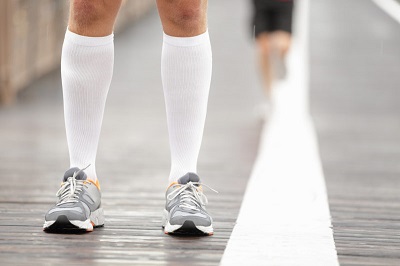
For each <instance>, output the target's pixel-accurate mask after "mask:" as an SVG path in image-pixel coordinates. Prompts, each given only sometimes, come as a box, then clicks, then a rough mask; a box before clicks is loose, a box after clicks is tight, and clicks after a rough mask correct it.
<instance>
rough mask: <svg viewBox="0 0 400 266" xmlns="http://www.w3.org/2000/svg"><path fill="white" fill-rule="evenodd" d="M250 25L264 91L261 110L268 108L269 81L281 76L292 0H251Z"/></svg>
mask: <svg viewBox="0 0 400 266" xmlns="http://www.w3.org/2000/svg"><path fill="white" fill-rule="evenodd" d="M252 2H253V20H252V23H253V27H254V34H255V38H256V44H257V49H258V57H259V59H260V69H261V75H262V80H263V86H264V91H265V95H266V105H265V106H263V108H261V109H263V110H262V111H263V112H267V111H269V110H268V109H269V108H271V106H270V105H271V94H272V88H273V83H274V82H275V81H277V80H281V79H284V78H285V75H286V66H285V57H286V54H287V52H288V50H289V48H290V43H291V33H292V14H293V0H252Z"/></svg>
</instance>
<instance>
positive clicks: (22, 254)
mask: <svg viewBox="0 0 400 266" xmlns="http://www.w3.org/2000/svg"><path fill="white" fill-rule="evenodd" d="M209 11H210V13H209V18H210V23H209V29H210V34H211V41H212V44H213V56H214V66H213V81H212V90H211V93H210V103H209V113H208V118H207V124H206V129H205V136H204V140H203V147H202V151H201V155H200V161H199V174H200V175H201V176H202V178H203V180H204V182H205V183H206V184H208V185H210V186H211V187H213V188H215V189H216V190H218V191H219V192H220V193H219V194H214V193H213V192H208V193H207V196H208V198H209V201H210V204H209V210H210V212H211V214H212V215H213V217H214V219H215V235H214V236H212V237H171V236H166V235H164V234H163V232H162V230H161V213H162V208H163V205H164V192H165V188H166V185H167V176H168V171H169V148H168V139H167V126H166V119H165V111H164V100H163V96H162V89H161V80H160V48H161V41H162V35H161V27H160V24H159V19H158V16H157V13H156V12H155V11H154V12H152V13H151V14H150V15H149V16H148V17H146V18H145V19H143V20H142V21H140V22H138V23H137V24H135V25H133V26H132V27H130V28H128V29H126V31H124V32H122V33H121V34H119V35H118V36H117V37H116V41H115V51H116V54H115V70H114V79H113V82H112V88H111V91H110V94H109V98H108V105H107V108H106V114H105V119H104V123H103V131H102V138H101V140H100V147H99V153H98V160H97V166H98V173H99V176H100V181H101V185H102V191H103V204H104V208H105V212H106V226H105V227H104V228H100V229H98V230H96V231H95V232H93V233H89V234H83V235H76V234H64V235H59V234H47V233H44V232H42V230H41V227H42V224H43V218H44V214H45V212H46V211H47V210H48V208H49V207H50V206H51V205H52V204H53V203H54V201H55V195H54V194H55V192H56V191H57V189H58V186H59V183H60V180H61V175H62V173H63V172H64V171H65V169H66V168H67V167H68V154H67V146H66V140H65V133H64V121H63V110H62V94H61V82H60V78H59V76H60V75H59V71H56V72H54V73H52V74H50V75H48V76H47V77H45V78H43V79H41V80H39V81H38V82H36V83H35V84H32V85H31V86H30V87H29V88H28V89H27V90H25V91H24V92H23V93H21V94H20V95H19V97H18V102H17V103H16V104H15V105H13V106H11V107H7V108H6V107H1V108H0V124H1V130H0V146H1V147H2V148H1V152H0V181H1V185H0V265H14V264H15V265H23V264H29V265H52V264H55V265H65V264H71V265H76V264H85V265H115V264H127V265H160V264H161V265H189V264H190V265H218V264H219V261H220V259H221V256H222V254H223V252H224V249H225V247H226V244H227V241H228V239H229V237H230V234H231V231H232V228H233V226H234V224H235V219H236V217H237V214H238V211H239V207H240V204H241V200H242V197H243V192H244V189H245V186H246V184H247V178H248V177H249V175H250V171H251V168H252V166H253V162H254V159H255V156H256V151H257V146H258V137H259V131H260V128H261V125H260V123H259V121H257V120H256V118H255V117H254V115H253V107H254V105H255V104H256V103H258V101H260V98H261V93H260V91H259V90H258V85H257V84H258V83H257V68H256V62H255V60H254V59H255V58H254V49H253V48H254V47H253V45H252V42H251V39H250V34H249V27H248V21H249V6H248V2H246V1H243V0H218V1H210V7H209ZM310 14H311V21H310V45H311V47H310V48H311V49H310V67H311V69H310V70H311V79H310V81H311V83H310V85H311V88H310V99H311V101H310V102H311V111H312V116H313V118H314V121H315V126H316V129H317V133H318V140H319V144H320V152H321V159H322V163H323V169H324V173H325V178H326V183H327V189H328V196H329V205H330V209H331V215H332V224H333V232H334V239H335V244H336V249H337V251H338V256H339V262H340V264H341V265H400V222H399V221H400V211H399V210H400V205H399V202H400V193H399V191H400V178H399V173H400V168H399V163H398V162H399V161H400V122H399V121H400V120H399V115H400V104H399V99H400V91H399V89H398V88H399V84H400V75H399V74H398V71H399V69H400V56H399V55H400V45H399V43H400V31H399V29H400V24H399V23H397V22H396V21H394V20H392V19H391V18H390V17H389V16H387V14H385V13H384V12H383V11H382V10H380V9H379V8H378V7H377V6H376V5H374V4H373V2H372V1H367V0H352V1H348V0H336V1H328V0H324V1H320V0H311V10H310ZM60 49H61V47H60ZM238 73H240V75H239V74H238ZM299 178H300V177H299ZM291 189H293V188H291ZM260 237H261V236H260ZM262 263H263V262H260V264H261V265H262ZM265 264H267V262H266V263H265Z"/></svg>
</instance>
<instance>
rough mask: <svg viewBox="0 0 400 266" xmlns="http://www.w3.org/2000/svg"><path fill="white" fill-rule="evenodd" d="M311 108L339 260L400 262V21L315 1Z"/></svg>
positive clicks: (357, 4) (365, 8) (356, 0)
mask: <svg viewBox="0 0 400 266" xmlns="http://www.w3.org/2000/svg"><path fill="white" fill-rule="evenodd" d="M310 13H311V14H312V15H311V21H312V23H311V29H310V33H311V62H310V64H311V107H312V108H311V109H312V114H313V117H314V118H315V122H316V128H317V132H318V137H319V141H320V150H321V159H322V163H323V167H324V171H325V178H326V182H327V188H328V194H329V203H330V208H331V214H332V218H333V230H334V238H335V243H336V248H337V250H338V255H339V260H340V263H341V265H400V193H399V192H400V168H399V161H400V119H399V115H400V90H399V84H400V75H399V70H400V45H399V44H400V24H399V23H398V22H396V21H395V20H393V19H392V18H391V17H389V16H388V15H387V14H386V13H385V12H383V11H382V10H381V9H380V8H379V7H377V6H376V5H375V4H374V3H373V1H364V0H352V1H348V0H335V1H318V0H317V1H312V5H311V12H310Z"/></svg>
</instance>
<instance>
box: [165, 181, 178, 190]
mask: <svg viewBox="0 0 400 266" xmlns="http://www.w3.org/2000/svg"><path fill="white" fill-rule="evenodd" d="M173 185H179V183H178V182H172V183H171V184H169V186H168V187H167V189H169V188H170V187H172V186H173Z"/></svg>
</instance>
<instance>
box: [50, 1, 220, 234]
mask: <svg viewBox="0 0 400 266" xmlns="http://www.w3.org/2000/svg"><path fill="white" fill-rule="evenodd" d="M121 1H122V0H71V1H70V16H69V22H68V28H67V31H66V33H65V39H64V44H63V48H62V56H61V78H62V87H63V99H64V116H65V127H66V133H67V143H68V149H69V156H70V166H69V169H68V170H67V171H66V172H65V174H64V177H63V178H62V184H61V187H60V189H59V190H58V192H57V196H58V201H57V203H56V205H55V206H53V207H52V208H51V209H50V210H49V211H48V212H47V214H46V215H45V223H44V225H43V228H44V230H45V231H52V230H56V231H61V232H63V231H65V230H70V229H77V230H84V231H92V230H93V228H94V227H99V226H103V225H104V214H103V209H102V205H101V192H100V185H99V181H98V178H97V174H96V168H95V165H96V163H95V159H96V153H97V146H98V142H99V136H100V130H101V124H102V120H103V113H104V107H105V103H106V98H107V93H108V90H109V86H110V83H111V78H112V75H113V64H114V35H113V27H114V23H115V20H116V17H117V14H118V11H119V9H120V6H121ZM157 7H158V11H159V16H160V19H161V23H162V26H163V31H164V34H163V46H162V58H161V78H162V84H163V90H164V97H165V103H166V114H167V123H168V131H169V142H170V148H171V172H170V175H169V178H168V177H167V176H166V180H169V184H170V185H169V187H168V188H167V191H166V205H165V209H164V219H163V224H162V226H163V227H164V231H165V233H176V232H178V231H179V230H183V229H184V232H190V233H193V232H198V233H201V234H206V235H211V234H213V227H212V218H211V217H210V215H209V214H208V213H207V211H206V210H205V204H206V202H207V199H206V197H205V195H204V194H203V192H202V189H201V186H200V178H199V176H198V175H197V174H196V172H197V169H196V168H197V158H198V155H199V150H200V145H201V142H202V136H203V129H204V123H205V118H206V111H207V102H208V94H209V89H210V82H211V68H212V54H211V45H210V39H209V34H208V29H207V0H169V1H166V0H157ZM132 60H134V59H132ZM149 141H151V139H149ZM148 182H152V181H151V180H149V181H148Z"/></svg>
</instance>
